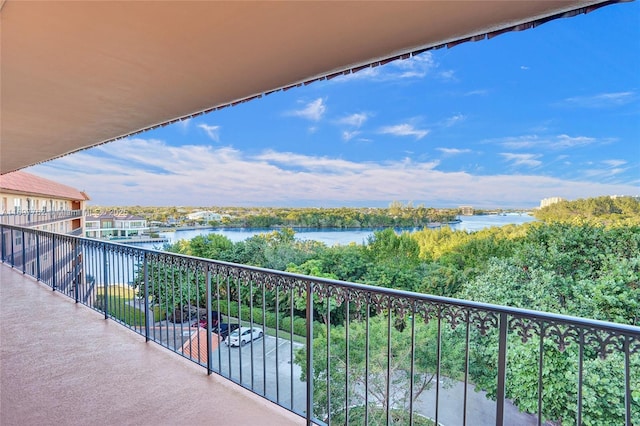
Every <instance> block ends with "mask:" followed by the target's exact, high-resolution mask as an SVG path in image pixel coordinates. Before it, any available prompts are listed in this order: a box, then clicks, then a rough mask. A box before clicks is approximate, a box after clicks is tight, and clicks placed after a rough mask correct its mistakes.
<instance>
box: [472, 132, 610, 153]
mask: <svg viewBox="0 0 640 426" xmlns="http://www.w3.org/2000/svg"><path fill="white" fill-rule="evenodd" d="M485 142H488V143H496V144H498V145H501V146H503V147H505V148H509V149H531V148H539V149H558V150H561V149H568V148H575V147H579V146H587V145H592V144H595V143H606V142H607V141H599V140H598V139H596V138H592V137H588V136H569V135H564V134H563V135H555V136H552V135H549V136H546V135H543V136H539V135H522V136H508V137H505V138H499V139H490V140H486V141H485Z"/></svg>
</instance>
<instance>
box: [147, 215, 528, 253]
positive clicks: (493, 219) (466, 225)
mask: <svg viewBox="0 0 640 426" xmlns="http://www.w3.org/2000/svg"><path fill="white" fill-rule="evenodd" d="M461 219H462V222H460V223H456V224H451V225H447V226H450V227H451V228H452V229H460V230H466V231H478V230H480V229H484V228H489V227H492V226H503V225H508V224H516V225H520V224H523V223H527V222H533V221H535V220H536V219H535V218H534V217H533V216H529V215H526V214H523V215H507V216H499V215H486V216H462V217H461ZM420 229H422V228H416V229H414V230H420ZM272 231H273V229H257V228H241V229H196V230H189V231H174V232H161V233H160V235H161V236H163V237H165V238H167V239H168V240H169V243H170V244H172V243H175V242H176V241H179V240H190V239H192V238H194V237H196V236H198V235H207V234H212V233H213V234H220V235H224V236H225V237H227V238H229V239H230V240H231V241H233V242H238V241H244V240H246V239H247V238H250V237H252V236H254V235H256V234H262V233H265V232H272ZM295 231H296V239H298V240H315V241H320V242H322V243H324V244H326V245H327V246H333V245H336V244H340V245H348V244H351V243H356V244H364V243H366V242H367V240H368V238H369V237H370V236H372V235H373V233H374V231H376V229H372V228H363V229H333V228H330V229H314V228H301V229H296V230H295ZM136 246H137V247H144V248H151V249H152V248H155V249H159V248H161V246H162V245H161V244H157V243H150V244H136Z"/></svg>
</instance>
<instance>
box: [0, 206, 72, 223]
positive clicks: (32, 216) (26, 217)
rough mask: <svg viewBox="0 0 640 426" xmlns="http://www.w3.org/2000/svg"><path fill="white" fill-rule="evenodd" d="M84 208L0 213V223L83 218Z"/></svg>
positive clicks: (42, 221)
mask: <svg viewBox="0 0 640 426" xmlns="http://www.w3.org/2000/svg"><path fill="white" fill-rule="evenodd" d="M82 215H83V211H82V210H53V211H45V210H24V211H21V212H19V213H3V214H0V224H3V225H16V226H26V227H32V226H39V225H46V224H47V223H52V222H59V221H62V220H70V219H79V218H82Z"/></svg>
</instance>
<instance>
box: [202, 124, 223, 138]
mask: <svg viewBox="0 0 640 426" xmlns="http://www.w3.org/2000/svg"><path fill="white" fill-rule="evenodd" d="M198 127H199V128H201V129H202V130H204V131H205V132H206V133H207V136H209V138H211V140H213V141H216V142H220V126H209V125H208V124H198Z"/></svg>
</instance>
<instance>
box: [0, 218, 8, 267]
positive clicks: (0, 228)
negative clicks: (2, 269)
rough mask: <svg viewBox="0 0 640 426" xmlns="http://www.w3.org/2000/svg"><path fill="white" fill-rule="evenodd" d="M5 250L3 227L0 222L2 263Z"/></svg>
mask: <svg viewBox="0 0 640 426" xmlns="http://www.w3.org/2000/svg"><path fill="white" fill-rule="evenodd" d="M6 255H7V254H6V248H5V242H4V226H2V222H0V261H1V262H3V263H4V261H5V259H6Z"/></svg>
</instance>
